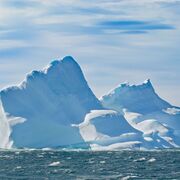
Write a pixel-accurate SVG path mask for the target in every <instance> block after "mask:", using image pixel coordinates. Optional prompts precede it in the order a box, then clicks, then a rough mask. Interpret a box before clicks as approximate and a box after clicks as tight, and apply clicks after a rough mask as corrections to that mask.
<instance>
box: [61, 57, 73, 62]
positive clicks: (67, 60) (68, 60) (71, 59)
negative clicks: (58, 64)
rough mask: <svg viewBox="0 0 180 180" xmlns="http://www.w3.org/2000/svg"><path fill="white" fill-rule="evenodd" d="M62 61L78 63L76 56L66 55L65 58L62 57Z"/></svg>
mask: <svg viewBox="0 0 180 180" xmlns="http://www.w3.org/2000/svg"><path fill="white" fill-rule="evenodd" d="M62 62H64V63H65V62H69V63H76V61H75V60H74V58H73V57H72V56H65V57H64V58H63V59H62Z"/></svg>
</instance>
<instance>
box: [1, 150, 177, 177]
mask: <svg viewBox="0 0 180 180" xmlns="http://www.w3.org/2000/svg"><path fill="white" fill-rule="evenodd" d="M0 179H124V180H125V179H153V180H155V179H180V151H179V150H176V151H173V150H170V151H150V152H149V151H119V152H89V151H70V152H68V151H60V150H59V151H53V150H46V151H45V150H33V151H30V150H27V151H26V150H24V151H0Z"/></svg>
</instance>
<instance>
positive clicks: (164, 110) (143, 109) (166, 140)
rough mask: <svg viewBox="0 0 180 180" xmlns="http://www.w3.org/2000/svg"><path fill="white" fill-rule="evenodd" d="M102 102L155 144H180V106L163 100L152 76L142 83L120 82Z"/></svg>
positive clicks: (159, 145)
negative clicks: (153, 84) (153, 82)
mask: <svg viewBox="0 0 180 180" xmlns="http://www.w3.org/2000/svg"><path fill="white" fill-rule="evenodd" d="M100 101H101V102H102V104H103V106H104V107H106V108H110V109H113V110H115V111H117V112H119V113H120V114H122V115H123V116H124V118H125V119H126V120H127V121H128V122H129V124H130V125H131V126H132V127H134V128H135V129H137V130H139V131H141V132H142V133H143V137H144V139H145V140H146V141H148V142H149V143H150V144H151V146H152V147H158V148H165V147H171V148H172V147H179V145H180V123H179V121H180V113H179V112H180V108H178V107H175V106H172V105H171V104H169V103H168V102H166V101H164V100H163V99H161V98H160V97H159V96H158V95H157V93H156V92H155V90H154V88H153V86H152V83H151V81H150V80H149V79H148V80H146V81H144V83H142V84H140V85H130V84H129V83H124V84H121V85H119V86H118V87H117V88H115V89H113V90H112V91H110V92H109V93H108V94H107V95H104V96H102V97H101V98H100Z"/></svg>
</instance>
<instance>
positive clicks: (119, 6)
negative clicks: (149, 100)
mask: <svg viewBox="0 0 180 180" xmlns="http://www.w3.org/2000/svg"><path fill="white" fill-rule="evenodd" d="M0 22H1V23H0V88H3V87H4V86H8V85H11V84H13V85H14V84H18V83H20V82H21V81H22V80H23V79H24V77H25V74H27V73H28V72H29V71H31V70H33V69H41V68H42V67H44V66H46V64H48V63H49V62H50V61H51V60H53V59H61V58H62V57H63V56H66V55H71V56H73V57H74V58H75V59H76V60H77V62H78V63H79V64H80V65H81V67H82V69H83V71H84V73H85V76H86V79H87V80H88V82H89V85H90V86H91V88H92V89H93V91H94V92H95V94H96V95H97V96H98V97H99V96H101V95H103V94H105V93H106V92H108V91H109V90H110V89H112V88H114V87H115V86H117V85H118V84H119V83H122V82H124V81H129V82H130V83H138V84H139V83H141V82H143V81H144V80H145V79H147V78H150V79H151V81H152V83H153V84H154V87H155V89H156V91H157V92H158V94H159V95H160V96H161V97H163V98H164V99H165V100H168V101H169V102H170V103H172V104H174V105H178V106H180V80H179V79H180V49H179V48H180V29H179V28H180V0H119V1H118V0H91V1H88V0H26V1H24V0H0Z"/></svg>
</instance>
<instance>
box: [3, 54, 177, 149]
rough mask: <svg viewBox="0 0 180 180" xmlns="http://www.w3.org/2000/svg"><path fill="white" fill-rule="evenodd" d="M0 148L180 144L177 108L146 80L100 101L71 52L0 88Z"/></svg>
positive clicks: (100, 147) (162, 145)
mask: <svg viewBox="0 0 180 180" xmlns="http://www.w3.org/2000/svg"><path fill="white" fill-rule="evenodd" d="M0 96H1V106H0V107H1V109H0V148H8V147H11V146H12V142H13V147H17V148H24V147H26V148H44V147H51V148H54V147H66V148H84V149H92V150H112V149H114V150H118V149H153V148H172V147H179V145H180V123H179V122H178V121H179V120H180V113H179V112H180V108H178V107H173V106H171V105H170V104H169V103H167V102H165V101H164V100H162V99H161V98H160V97H159V96H158V95H157V94H156V93H155V90H154V88H153V86H152V84H151V82H150V80H147V81H146V82H144V83H143V84H141V85H129V84H122V85H120V86H119V87H117V88H115V89H114V90H113V91H111V92H110V93H108V94H107V95H105V96H103V97H102V98H100V100H98V99H97V98H96V96H95V95H94V94H93V92H92V90H91V89H90V88H89V86H88V84H87V82H86V80H85V78H84V76H83V73H82V71H81V68H80V67H79V65H78V64H77V62H76V61H75V60H74V59H73V58H72V57H70V56H67V57H65V58H63V59H62V60H56V61H53V62H52V63H50V65H49V66H47V67H46V68H44V69H43V70H42V71H32V72H31V73H30V74H28V75H27V77H26V79H25V80H24V81H23V82H22V83H21V84H20V85H19V86H13V87H9V88H6V89H4V90H2V91H1V92H0Z"/></svg>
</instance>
